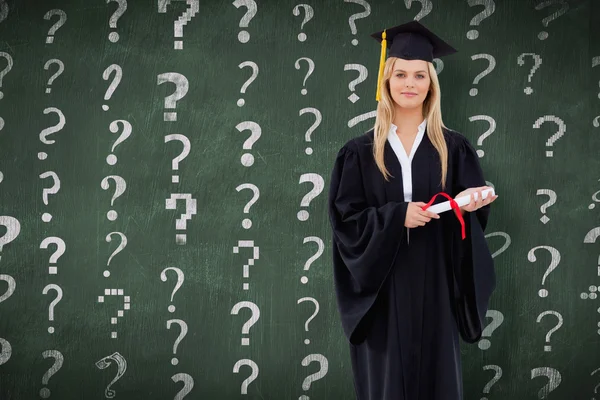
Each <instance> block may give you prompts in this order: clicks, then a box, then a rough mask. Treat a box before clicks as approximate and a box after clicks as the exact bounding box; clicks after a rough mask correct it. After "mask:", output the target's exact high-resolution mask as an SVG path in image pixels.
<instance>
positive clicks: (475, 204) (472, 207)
mask: <svg viewBox="0 0 600 400" xmlns="http://www.w3.org/2000/svg"><path fill="white" fill-rule="evenodd" d="M486 189H492V187H490V186H480V187H475V188H468V189H466V190H463V191H462V192H460V193H459V194H457V195H456V197H455V199H457V198H459V197H461V196H469V195H470V197H471V201H470V202H469V204H467V205H465V206H462V207H461V208H460V209H461V210H464V211H469V212H473V211H476V210H477V209H479V208H481V207H483V206H487V205H488V204H490V203H491V202H493V201H494V200H496V199H497V198H498V195H495V196H489V195H488V196H487V197H486V198H485V199H483V200H482V198H483V195H482V193H481V192H482V191H484V190H486ZM474 193H477V200H475V198H474V197H475V196H474Z"/></svg>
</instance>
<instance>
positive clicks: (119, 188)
mask: <svg viewBox="0 0 600 400" xmlns="http://www.w3.org/2000/svg"><path fill="white" fill-rule="evenodd" d="M109 179H112V180H113V182H114V183H115V192H114V194H113V196H112V198H111V200H110V205H111V207H112V206H113V204H114V202H115V200H116V199H117V198H118V197H119V196H121V195H122V194H123V193H125V190H126V189H127V183H126V182H125V179H123V178H122V177H120V176H118V175H109V176H107V177H105V178H104V179H102V182H100V187H101V188H102V189H104V190H108V189H109V188H110V184H109V183H108V180H109ZM118 216H119V214H118V213H117V212H116V211H115V210H109V211H108V212H107V213H106V218H108V220H109V221H114V220H116V219H117V217H118Z"/></svg>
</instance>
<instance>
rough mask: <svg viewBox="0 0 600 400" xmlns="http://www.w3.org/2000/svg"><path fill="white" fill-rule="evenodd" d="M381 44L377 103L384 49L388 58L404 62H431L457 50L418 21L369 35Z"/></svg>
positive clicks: (383, 62)
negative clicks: (400, 59) (387, 50)
mask: <svg viewBox="0 0 600 400" xmlns="http://www.w3.org/2000/svg"><path fill="white" fill-rule="evenodd" d="M371 36H372V37H373V38H375V39H376V40H377V41H378V42H381V57H380V59H379V75H378V78H377V95H376V98H377V101H379V89H380V84H381V78H382V77H383V66H384V64H385V60H386V56H385V53H386V48H389V50H390V51H389V54H388V57H400V58H402V59H404V60H424V61H429V62H432V61H433V59H434V58H436V57H442V56H446V55H449V54H453V53H456V52H457V50H456V49H455V48H453V47H452V46H450V45H449V44H448V43H446V42H444V41H443V40H442V39H441V38H440V37H438V36H437V35H435V34H434V33H433V32H431V31H430V30H429V29H427V28H426V27H425V26H423V25H422V24H421V23H420V22H419V21H410V22H408V23H406V24H402V25H398V26H396V27H393V28H389V29H386V30H384V31H382V32H377V33H373V34H372V35H371Z"/></svg>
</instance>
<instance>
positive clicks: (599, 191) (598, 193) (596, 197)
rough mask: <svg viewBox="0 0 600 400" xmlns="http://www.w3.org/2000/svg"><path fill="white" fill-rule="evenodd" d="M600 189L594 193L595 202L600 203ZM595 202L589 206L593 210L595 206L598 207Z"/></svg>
mask: <svg viewBox="0 0 600 400" xmlns="http://www.w3.org/2000/svg"><path fill="white" fill-rule="evenodd" d="M598 182H600V179H598ZM599 196H600V190H598V191H597V192H596V193H594V194H593V195H592V200H594V203H600V197H599ZM594 203H590V205H589V206H588V209H590V210H593V209H594V207H596V205H595V204H594Z"/></svg>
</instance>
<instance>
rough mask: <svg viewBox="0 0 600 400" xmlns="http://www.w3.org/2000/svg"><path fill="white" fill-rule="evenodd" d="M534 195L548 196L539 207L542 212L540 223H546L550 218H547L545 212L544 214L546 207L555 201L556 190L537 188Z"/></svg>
mask: <svg viewBox="0 0 600 400" xmlns="http://www.w3.org/2000/svg"><path fill="white" fill-rule="evenodd" d="M535 194H536V195H538V196H548V197H549V198H550V199H549V200H548V201H547V202H545V203H544V204H542V206H541V207H540V211H541V213H542V214H544V215H543V216H542V217H541V218H540V221H542V223H544V224H547V223H548V221H550V218H548V217H547V216H546V215H545V214H546V210H547V209H548V207H550V206H551V205H553V204H554V203H556V198H557V196H556V192H555V191H554V190H551V189H538V190H537V192H535Z"/></svg>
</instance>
